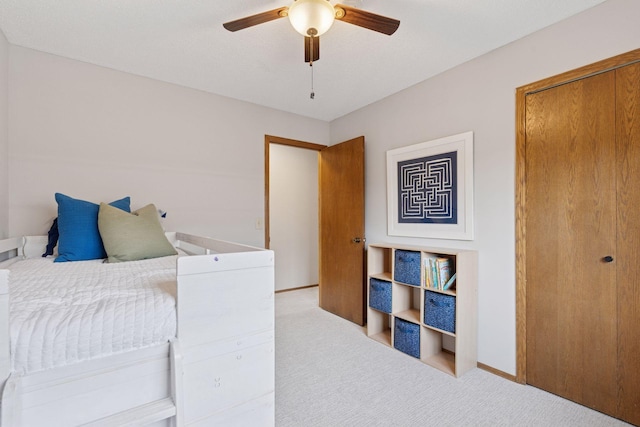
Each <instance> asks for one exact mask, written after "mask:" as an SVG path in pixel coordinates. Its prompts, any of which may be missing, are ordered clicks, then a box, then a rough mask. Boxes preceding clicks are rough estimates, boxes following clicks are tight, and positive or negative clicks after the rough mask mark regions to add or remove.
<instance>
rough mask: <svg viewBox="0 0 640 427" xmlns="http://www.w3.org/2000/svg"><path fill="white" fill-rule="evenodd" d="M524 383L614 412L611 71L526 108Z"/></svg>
mask: <svg viewBox="0 0 640 427" xmlns="http://www.w3.org/2000/svg"><path fill="white" fill-rule="evenodd" d="M525 158H526V182H527V186H526V201H527V203H526V210H525V216H526V227H527V239H526V254H527V257H526V283H527V285H526V286H527V290H526V292H527V300H526V301H527V308H526V312H527V321H526V324H527V331H526V336H527V343H526V348H527V358H526V360H527V382H528V383H530V384H532V385H534V386H536V387H540V388H542V389H545V390H547V391H550V392H552V393H555V394H558V395H560V396H563V397H565V398H568V399H570V400H573V401H576V402H578V403H581V404H583V405H585V406H589V407H591V408H594V409H597V410H600V411H603V412H606V413H609V414H613V413H615V411H616V406H617V399H616V397H617V378H616V366H617V362H616V359H617V349H616V347H617V345H616V344H617V334H616V311H617V305H616V282H615V274H616V271H615V266H614V265H612V264H613V263H605V262H603V261H602V259H603V257H605V256H607V255H611V256H613V257H615V255H616V254H615V235H616V207H615V206H616V194H615V192H616V184H615V166H616V164H615V159H616V157H615V73H614V72H609V73H604V74H600V75H598V76H595V77H592V78H588V79H583V80H578V81H575V82H572V83H568V84H565V85H561V86H557V87H554V88H551V89H547V90H544V91H541V92H538V93H534V94H530V95H527V100H526V155H525Z"/></svg>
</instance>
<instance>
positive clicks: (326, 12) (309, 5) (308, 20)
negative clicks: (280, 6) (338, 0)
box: [289, 0, 336, 37]
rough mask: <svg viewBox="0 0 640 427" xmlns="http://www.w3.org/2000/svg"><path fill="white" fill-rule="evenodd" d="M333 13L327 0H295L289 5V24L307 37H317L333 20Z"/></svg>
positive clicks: (333, 10) (326, 29)
mask: <svg viewBox="0 0 640 427" xmlns="http://www.w3.org/2000/svg"><path fill="white" fill-rule="evenodd" d="M335 14H336V12H335V9H334V8H333V6H332V5H331V3H329V0H295V1H294V2H293V4H292V5H291V6H289V21H290V22H291V25H292V26H293V28H295V30H296V31H297V32H299V33H300V34H302V35H303V36H307V37H308V36H311V37H317V36H320V35H322V34H324V33H326V32H327V31H328V30H329V28H331V25H332V24H333V21H334V20H335Z"/></svg>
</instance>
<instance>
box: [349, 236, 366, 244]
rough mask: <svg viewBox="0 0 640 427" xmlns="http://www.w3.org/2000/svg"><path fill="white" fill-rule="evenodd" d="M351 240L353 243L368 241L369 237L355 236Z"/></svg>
mask: <svg viewBox="0 0 640 427" xmlns="http://www.w3.org/2000/svg"><path fill="white" fill-rule="evenodd" d="M351 241H352V242H353V243H362V242H366V241H367V239H364V238H360V237H354V238H353V239H351Z"/></svg>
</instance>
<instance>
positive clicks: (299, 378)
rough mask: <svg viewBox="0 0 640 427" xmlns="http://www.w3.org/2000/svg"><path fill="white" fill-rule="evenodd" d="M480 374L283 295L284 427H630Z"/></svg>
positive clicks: (280, 376) (296, 295)
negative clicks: (456, 371)
mask: <svg viewBox="0 0 640 427" xmlns="http://www.w3.org/2000/svg"><path fill="white" fill-rule="evenodd" d="M628 425H629V424H626V423H624V422H622V421H619V420H616V419H614V418H611V417H608V416H606V415H604V414H601V413H599V412H595V411H593V410H590V409H588V408H586V407H583V406H580V405H578V404H575V403H573V402H570V401H568V400H565V399H562V398H560V397H557V396H555V395H552V394H549V393H547V392H544V391H542V390H539V389H536V388H534V387H530V386H523V385H520V384H516V383H514V382H512V381H509V380H506V379H503V378H501V377H498V376H496V375H493V374H490V373H488V372H486V371H483V370H481V369H474V370H472V371H470V372H469V373H467V374H465V375H464V376H463V377H461V378H458V379H456V378H453V377H451V376H449V375H447V374H444V373H442V372H440V371H438V370H436V369H434V368H432V367H430V366H427V365H425V364H423V363H422V362H420V361H419V360H417V359H414V358H412V357H411V356H407V355H405V354H403V353H400V352H398V351H396V350H393V349H391V348H388V347H386V346H384V345H382V344H380V343H378V342H375V341H373V340H371V339H370V338H367V336H366V331H365V329H364V328H362V327H360V326H357V325H355V324H353V323H351V322H348V321H346V320H344V319H341V318H339V317H337V316H334V315H332V314H330V313H328V312H326V311H324V310H322V309H320V308H318V290H317V288H309V289H303V290H297V291H291V292H284V293H279V294H277V295H276V426H277V427H314V426H317V427H320V426H322V427H324V426H331V427H338V426H349V427H357V426H367V427H370V426H403V427H404V426H406V427H409V426H628Z"/></svg>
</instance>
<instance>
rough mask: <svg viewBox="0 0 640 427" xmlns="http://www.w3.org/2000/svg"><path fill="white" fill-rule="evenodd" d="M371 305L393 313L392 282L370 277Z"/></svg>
mask: <svg viewBox="0 0 640 427" xmlns="http://www.w3.org/2000/svg"><path fill="white" fill-rule="evenodd" d="M369 307H371V308H375V309H376V310H379V311H384V312H385V313H391V282H387V281H386V280H379V279H374V278H373V277H372V278H371V279H369Z"/></svg>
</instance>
